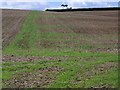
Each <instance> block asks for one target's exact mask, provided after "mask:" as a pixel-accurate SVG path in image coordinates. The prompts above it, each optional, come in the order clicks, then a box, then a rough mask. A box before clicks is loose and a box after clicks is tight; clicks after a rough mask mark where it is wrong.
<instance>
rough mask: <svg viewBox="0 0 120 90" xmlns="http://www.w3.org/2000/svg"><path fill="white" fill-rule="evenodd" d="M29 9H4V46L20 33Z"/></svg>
mask: <svg viewBox="0 0 120 90" xmlns="http://www.w3.org/2000/svg"><path fill="white" fill-rule="evenodd" d="M28 13H29V11H25V10H2V39H3V47H4V46H5V45H7V44H9V42H10V41H11V40H12V39H13V38H14V37H15V36H16V34H18V32H19V31H20V30H21V28H22V24H23V22H24V20H25V18H26V16H27V15H28Z"/></svg>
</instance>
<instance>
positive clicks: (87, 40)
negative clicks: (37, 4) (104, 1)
mask: <svg viewBox="0 0 120 90" xmlns="http://www.w3.org/2000/svg"><path fill="white" fill-rule="evenodd" d="M2 22H3V26H2V27H3V47H4V48H3V57H2V61H3V62H2V74H3V75H2V80H3V88H5V87H7V88H18V87H19V88H33V87H34V88H39V87H42V88H91V87H93V88H95V87H97V88H100V87H101V88H102V87H104V88H117V87H118V46H117V45H118V12H117V11H86V12H85V11H84V12H80V11H79V12H45V11H19V10H3V18H2Z"/></svg>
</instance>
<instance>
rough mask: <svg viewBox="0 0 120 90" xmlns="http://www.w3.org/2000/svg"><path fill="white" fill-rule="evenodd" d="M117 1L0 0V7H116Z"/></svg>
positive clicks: (43, 8)
mask: <svg viewBox="0 0 120 90" xmlns="http://www.w3.org/2000/svg"><path fill="white" fill-rule="evenodd" d="M108 1H109V2H108ZM118 2H119V0H0V8H1V9H24V10H46V9H49V8H52V9H53V8H54V9H58V8H60V9H61V8H62V7H61V4H68V7H72V8H93V7H118V6H119V5H120V4H118Z"/></svg>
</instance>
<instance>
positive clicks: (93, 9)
mask: <svg viewBox="0 0 120 90" xmlns="http://www.w3.org/2000/svg"><path fill="white" fill-rule="evenodd" d="M101 10H120V7H106V8H77V9H72V8H67V9H46V11H53V12H67V11H101Z"/></svg>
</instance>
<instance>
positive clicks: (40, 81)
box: [3, 67, 63, 88]
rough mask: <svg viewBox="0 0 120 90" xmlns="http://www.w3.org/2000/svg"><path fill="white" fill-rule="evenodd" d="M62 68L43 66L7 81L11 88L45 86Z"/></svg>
mask: <svg viewBox="0 0 120 90" xmlns="http://www.w3.org/2000/svg"><path fill="white" fill-rule="evenodd" d="M62 70H63V69H62V68H59V67H50V68H43V69H40V70H37V71H34V73H22V74H17V75H14V76H13V78H12V80H8V81H6V82H5V83H6V85H7V86H8V87H9V88H34V87H35V88H44V87H47V85H50V83H52V82H53V81H54V80H55V78H56V76H57V74H59V72H61V71H62ZM3 82H4V81H3Z"/></svg>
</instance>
